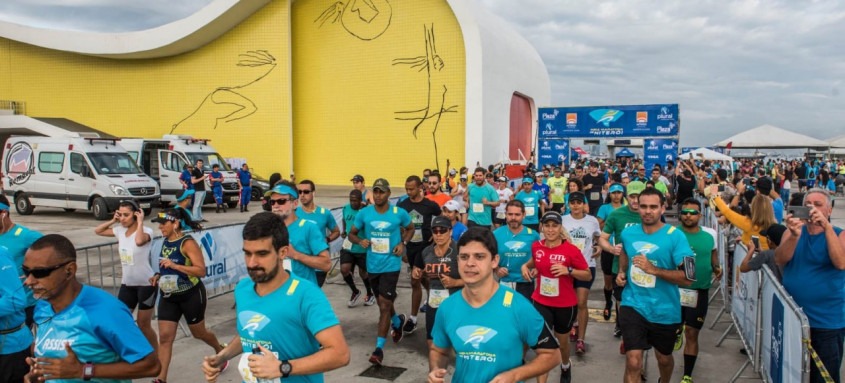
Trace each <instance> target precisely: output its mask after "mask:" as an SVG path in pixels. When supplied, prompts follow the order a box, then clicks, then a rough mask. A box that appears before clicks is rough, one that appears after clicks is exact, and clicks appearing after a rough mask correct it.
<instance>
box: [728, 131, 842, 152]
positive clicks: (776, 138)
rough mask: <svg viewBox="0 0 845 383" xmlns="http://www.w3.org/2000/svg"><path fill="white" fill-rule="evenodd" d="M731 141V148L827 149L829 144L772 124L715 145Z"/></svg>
mask: <svg viewBox="0 0 845 383" xmlns="http://www.w3.org/2000/svg"><path fill="white" fill-rule="evenodd" d="M728 143H731V148H733V149H757V148H770V149H790V148H794V149H804V148H806V149H825V150H826V149H828V148H829V147H830V144H829V143H828V142H826V141H822V140H819V139H817V138H813V137H810V136H805V135H803V134H800V133H795V132H792V131H789V130H786V129H781V128H778V127H777V126H772V125H760V126H758V127H756V128H754V129H750V130H746V131H744V132H742V133H739V134H736V135H734V136H732V137H729V138H726V139H724V140H722V141H719V142H718V143H717V144H716V146H719V147H726V146H728Z"/></svg>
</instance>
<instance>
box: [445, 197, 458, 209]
mask: <svg viewBox="0 0 845 383" xmlns="http://www.w3.org/2000/svg"><path fill="white" fill-rule="evenodd" d="M443 207H445V208H447V209H449V211H458V210H461V203H460V202H458V201H455V200H453V199H450V200H448V201H446V203H445V204H443Z"/></svg>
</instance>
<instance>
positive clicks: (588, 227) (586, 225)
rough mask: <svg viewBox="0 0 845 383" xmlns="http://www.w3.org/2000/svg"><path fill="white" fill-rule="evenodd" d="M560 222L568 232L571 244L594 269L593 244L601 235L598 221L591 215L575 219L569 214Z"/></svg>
mask: <svg viewBox="0 0 845 383" xmlns="http://www.w3.org/2000/svg"><path fill="white" fill-rule="evenodd" d="M562 221H563V227H565V228H566V231H567V232H569V237H570V239H571V240H572V244H573V245H575V247H577V248H579V249H581V254H583V255H584V260H586V261H587V264H589V265H590V267H596V259H595V258H593V243H594V241H595V239H596V238H598V236H600V235H601V226H599V221H598V220H597V219H596V217H593V216H591V215H585V216H584V218H581V219H575V218H572V215H570V214H567V215H565V216H563V219H562Z"/></svg>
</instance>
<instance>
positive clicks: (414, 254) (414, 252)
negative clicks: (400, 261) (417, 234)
mask: <svg viewBox="0 0 845 383" xmlns="http://www.w3.org/2000/svg"><path fill="white" fill-rule="evenodd" d="M426 247H428V245H427V244H426V243H425V242H422V243H419V244H416V243H413V242H408V246H405V253H406V254H407V255H408V257H407V258H408V264H409V265H411V266H414V264H415V262H414V261H416V260H417V258H418V257H422V253H423V250H425V248H426Z"/></svg>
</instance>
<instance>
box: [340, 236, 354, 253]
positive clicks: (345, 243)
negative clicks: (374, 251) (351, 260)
mask: <svg viewBox="0 0 845 383" xmlns="http://www.w3.org/2000/svg"><path fill="white" fill-rule="evenodd" d="M342 248H343V250H350V249H352V241H350V240H349V238H344V239H343V246H342Z"/></svg>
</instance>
